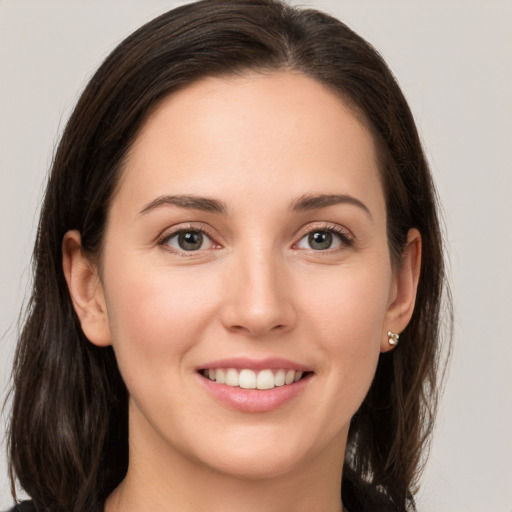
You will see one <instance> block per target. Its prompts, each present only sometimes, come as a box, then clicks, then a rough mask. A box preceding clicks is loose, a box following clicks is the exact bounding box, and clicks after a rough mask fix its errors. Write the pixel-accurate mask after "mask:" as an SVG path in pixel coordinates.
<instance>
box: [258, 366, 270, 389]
mask: <svg viewBox="0 0 512 512" xmlns="http://www.w3.org/2000/svg"><path fill="white" fill-rule="evenodd" d="M274 382H275V380H274V374H273V373H272V370H263V371H261V372H260V373H258V381H257V384H256V387H257V388H258V389H272V388H273V387H274V386H275V383H274Z"/></svg>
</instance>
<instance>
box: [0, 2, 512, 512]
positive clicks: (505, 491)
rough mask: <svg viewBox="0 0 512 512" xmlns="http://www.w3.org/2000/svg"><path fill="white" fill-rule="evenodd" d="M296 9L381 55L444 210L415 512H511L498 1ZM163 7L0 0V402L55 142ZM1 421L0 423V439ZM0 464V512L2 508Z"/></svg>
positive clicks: (509, 23) (507, 133)
mask: <svg viewBox="0 0 512 512" xmlns="http://www.w3.org/2000/svg"><path fill="white" fill-rule="evenodd" d="M182 3H183V2H182ZM294 3H298V2H294ZM302 4H306V5H310V6H315V7H317V8H320V9H323V10H326V11H329V12H331V13H333V14H335V15H336V16H338V17H339V18H340V19H342V20H343V21H345V22H346V23H347V24H348V25H350V26H351V27H352V28H354V29H355V30H356V31H357V32H359V33H360V34H361V35H362V36H364V37H365V38H367V39H368V40H369V41H370V42H371V43H373V44H374V45H375V46H376V47H377V48H378V49H379V50H380V52H381V53H382V54H383V56H384V57H385V59H386V60H387V62H388V63H389V65H390V66H391V68H392V69H393V71H394V72H395V74H396V75H397V77H398V80H399V82H400V83H401V85H402V88H403V90H404V92H405V94H406V96H407V98H408V100H409V102H410V105H411V107H412V110H413V112H414V114H415V117H416V120H417V123H418V125H419V128H420V131H421V135H422V138H423V140H424V143H425V147H426V151H427V155H428V157H429V160H430V163H431V165H432V168H433V171H434V174H435V177H436V179H437V184H438V188H439V192H440V196H441V199H442V202H443V204H444V207H445V218H446V224H447V229H448V242H449V245H450V253H451V254H450V258H451V273H452V280H453V292H454V299H455V307H456V325H455V340H454V353H453V359H452V364H451V368H450V372H449V379H448V383H447V386H446V392H445V395H444V399H443V401H442V407H441V411H440V415H439V422H438V426H437V431H436V434H435V439H434V443H433V448H432V453H431V457H430V460H429V464H428V466H427V469H426V472H425V475H424V478H423V487H422V491H421V493H420V495H419V508H420V510H421V511H424V512H459V511H460V512H481V511H485V512H511V511H512V393H511V390H512V371H511V370H512V322H511V318H512V292H511V290H512V271H511V263H512V201H511V197H512V151H511V146H512V97H511V95H512V92H511V91H512V70H511V63H512V35H511V34H512V1H510V0H480V1H471V0H446V1H441V0H437V1H432V0H431V1H428V2H427V1H426V0H425V1H423V2H420V1H414V0H338V1H336V0H331V1H329V0H318V1H314V0H309V1H307V0H306V1H304V2H302ZM174 5H177V2H170V1H167V2H165V1H157V0H139V1H133V0H122V1H121V0H119V1H112V0H110V1H99V0H81V1H78V0H75V1H69V0H67V1H66V0H60V1H57V0H45V1H41V0H32V1H28V0H0V248H1V251H0V336H2V335H4V336H3V337H2V338H0V386H1V387H2V389H5V387H6V385H7V381H8V374H9V370H10V364H11V357H12V351H13V346H14V344H15V329H14V327H13V326H14V323H15V320H16V317H17V314H18V313H17V312H18V310H19V306H20V304H21V302H22V300H23V298H24V296H25V294H26V289H27V283H28V279H29V271H28V264H29V259H30V252H31V247H32V244H33V239H34V230H35V225H36V222H37V210H38V204H39V200H40V197H41V193H42V189H43V183H44V179H45V174H46V171H47V169H48V167H49V163H50V161H51V157H52V152H53V147H54V144H55V142H56V141H57V140H58V134H59V133H60V132H61V130H62V127H63V125H64V123H65V120H66V119H67V116H68V114H69V112H70V109H71V108H72V106H73V105H74V103H75V101H76V99H77V95H78V93H79V91H80V90H81V89H82V87H83V86H84V84H85V82H86V80H87V78H88V77H89V76H90V75H91V73H92V72H93V71H94V69H95V68H96V67H97V66H98V64H99V63H100V61H101V60H102V59H103V58H104V57H105V56H106V54H107V53H108V52H109V51H110V50H111V49H112V48H113V46H114V45H115V44H116V43H117V42H119V41H120V40H121V39H122V38H123V37H124V36H126V35H127V34H128V33H130V32H131V31H132V30H134V29H135V28H137V27H138V26H139V25H141V24H142V23H143V22H145V21H146V20H149V19H151V18H152V17H154V16H155V15H157V14H159V13H161V12H163V11H164V10H167V9H169V8H171V7H172V6H174ZM4 333H5V334H4ZM5 423H6V418H5V414H4V416H3V418H2V421H1V427H0V435H2V434H3V430H4V428H5V427H4V425H5ZM3 451H4V450H2V454H1V455H0V508H2V507H4V508H5V507H7V506H8V505H9V504H10V503H11V499H10V496H9V490H8V489H9V487H8V481H7V476H6V462H5V456H4V453H3Z"/></svg>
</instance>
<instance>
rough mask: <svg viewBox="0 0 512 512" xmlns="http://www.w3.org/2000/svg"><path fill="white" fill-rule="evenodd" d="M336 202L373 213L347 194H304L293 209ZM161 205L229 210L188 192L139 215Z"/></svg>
mask: <svg viewBox="0 0 512 512" xmlns="http://www.w3.org/2000/svg"><path fill="white" fill-rule="evenodd" d="M336 204H351V205H354V206H357V207H358V208H361V209H362V210H363V211H364V212H365V213H366V214H367V215H368V216H369V217H370V218H373V217H372V214H371V212H370V210H369V209H368V207H367V206H366V205H365V204H364V203H363V202H362V201H360V200H359V199H357V198H355V197H353V196H349V195H346V194H304V195H302V196H300V197H299V198H298V199H296V200H295V201H293V202H292V204H291V210H292V211H308V210H317V209H320V208H327V207H328V206H333V205H336ZM160 206H177V207H179V208H187V209H190V210H200V211H203V212H209V213H219V214H225V213H226V212H227V207H226V204H225V203H223V202H222V201H219V200H217V199H212V198H209V197H201V196H194V195H188V194H182V195H165V196H160V197H157V198H156V199H154V200H153V201H151V202H150V203H148V204H147V205H146V206H144V208H143V209H142V210H141V211H140V212H139V215H145V214H147V213H149V212H150V211H152V210H155V209H156V208H159V207H160Z"/></svg>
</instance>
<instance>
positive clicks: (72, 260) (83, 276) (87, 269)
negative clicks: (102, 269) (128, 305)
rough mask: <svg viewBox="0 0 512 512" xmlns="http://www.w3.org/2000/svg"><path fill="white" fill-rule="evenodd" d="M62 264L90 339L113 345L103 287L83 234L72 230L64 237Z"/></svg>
mask: <svg viewBox="0 0 512 512" xmlns="http://www.w3.org/2000/svg"><path fill="white" fill-rule="evenodd" d="M62 267H63V270H64V277H65V278H66V282H67V284H68V290H69V295H70V296H71V301H72V303H73V307H74V309H75V312H76V314H77V315H78V318H79V320H80V325H81V326H82V330H83V332H84V334H85V336H86V337H87V339H88V340H89V341H90V342H91V343H93V344H94V345H98V346H100V347H106V346H108V345H110V344H111V336H110V327H109V323H108V315H107V308H106V302H105V297H104V294H103V287H102V285H101V282H100V279H99V275H98V271H97V268H96V266H95V265H93V264H92V263H91V262H90V261H89V259H88V258H87V257H86V255H85V254H84V252H83V249H82V240H81V236H80V233H79V232H78V231H76V230H73V231H68V232H67V233H66V234H65V235H64V238H63V240H62Z"/></svg>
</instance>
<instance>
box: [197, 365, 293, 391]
mask: <svg viewBox="0 0 512 512" xmlns="http://www.w3.org/2000/svg"><path fill="white" fill-rule="evenodd" d="M203 374H204V376H205V377H207V378H209V379H210V380H213V381H215V382H216V383H217V384H226V385H227V386H231V387H241V388H243V389H261V390H264V389H272V388H274V387H277V386H285V385H289V384H293V383H294V382H297V381H299V380H300V379H301V378H302V376H303V372H300V371H295V370H282V369H281V370H261V371H260V372H255V371H254V370H250V369H247V368H244V369H243V370H236V369H235V368H216V369H207V370H204V372H203Z"/></svg>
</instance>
